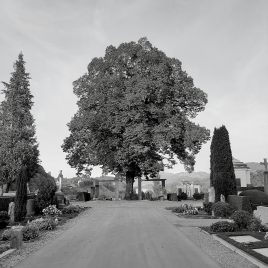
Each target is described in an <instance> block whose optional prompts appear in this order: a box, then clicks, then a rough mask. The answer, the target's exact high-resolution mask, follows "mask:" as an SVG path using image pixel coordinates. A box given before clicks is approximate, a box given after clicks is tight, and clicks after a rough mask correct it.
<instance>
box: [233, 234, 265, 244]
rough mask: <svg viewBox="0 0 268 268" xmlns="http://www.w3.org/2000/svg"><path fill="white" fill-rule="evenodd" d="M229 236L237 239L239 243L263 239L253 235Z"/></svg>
mask: <svg viewBox="0 0 268 268" xmlns="http://www.w3.org/2000/svg"><path fill="white" fill-rule="evenodd" d="M229 238H231V239H233V240H235V241H236V242H238V243H246V244H248V243H252V242H258V241H261V240H259V239H257V238H255V237H253V236H251V235H238V236H229Z"/></svg>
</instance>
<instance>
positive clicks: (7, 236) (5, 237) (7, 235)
mask: <svg viewBox="0 0 268 268" xmlns="http://www.w3.org/2000/svg"><path fill="white" fill-rule="evenodd" d="M11 232H12V230H11V229H6V230H4V232H3V233H2V236H1V240H3V241H7V240H10V239H11Z"/></svg>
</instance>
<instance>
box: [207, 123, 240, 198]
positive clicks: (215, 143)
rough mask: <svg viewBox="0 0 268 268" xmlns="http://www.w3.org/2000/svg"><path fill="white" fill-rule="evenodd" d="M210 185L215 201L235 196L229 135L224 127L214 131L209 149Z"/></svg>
mask: <svg viewBox="0 0 268 268" xmlns="http://www.w3.org/2000/svg"><path fill="white" fill-rule="evenodd" d="M210 151H211V155H210V169H211V171H210V185H211V186H214V189H215V200H216V201H220V196H221V194H223V195H224V196H225V198H226V199H227V196H228V195H236V194H237V189H236V180H235V173H234V167H233V161H232V151H231V146H230V141H229V133H228V131H227V129H226V127H225V126H222V127H220V128H218V129H217V128H215V129H214V134H213V137H212V142H211V147H210Z"/></svg>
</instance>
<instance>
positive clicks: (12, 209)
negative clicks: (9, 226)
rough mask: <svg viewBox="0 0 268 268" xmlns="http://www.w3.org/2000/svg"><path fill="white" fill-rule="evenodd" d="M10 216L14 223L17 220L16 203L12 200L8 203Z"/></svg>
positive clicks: (11, 221)
mask: <svg viewBox="0 0 268 268" xmlns="http://www.w3.org/2000/svg"><path fill="white" fill-rule="evenodd" d="M8 216H9V221H10V223H14V221H15V203H14V202H10V203H9V205H8Z"/></svg>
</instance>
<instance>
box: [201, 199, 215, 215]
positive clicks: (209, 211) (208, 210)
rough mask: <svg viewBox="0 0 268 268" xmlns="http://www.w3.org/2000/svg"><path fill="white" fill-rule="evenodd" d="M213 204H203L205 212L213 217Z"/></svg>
mask: <svg viewBox="0 0 268 268" xmlns="http://www.w3.org/2000/svg"><path fill="white" fill-rule="evenodd" d="M212 205H213V203H212V202H208V203H203V206H204V211H205V212H206V213H207V214H208V215H211V214H212Z"/></svg>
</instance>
